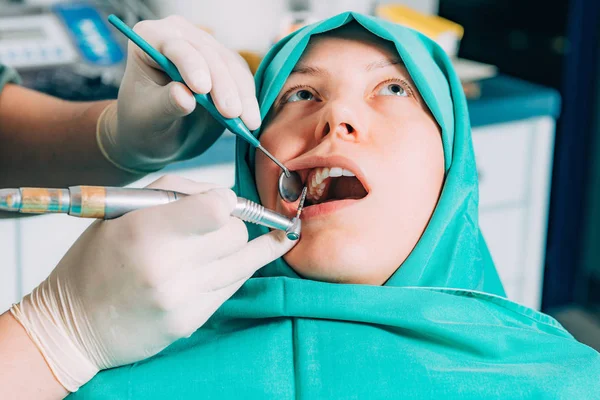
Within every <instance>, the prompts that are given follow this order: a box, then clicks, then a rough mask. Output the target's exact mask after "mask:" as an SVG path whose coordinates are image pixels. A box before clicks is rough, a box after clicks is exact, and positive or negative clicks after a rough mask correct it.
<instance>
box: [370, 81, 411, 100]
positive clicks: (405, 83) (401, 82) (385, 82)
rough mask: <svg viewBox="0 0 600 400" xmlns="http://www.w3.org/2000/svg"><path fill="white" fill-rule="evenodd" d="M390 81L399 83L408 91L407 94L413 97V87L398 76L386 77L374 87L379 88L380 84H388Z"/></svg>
mask: <svg viewBox="0 0 600 400" xmlns="http://www.w3.org/2000/svg"><path fill="white" fill-rule="evenodd" d="M390 83H397V84H399V85H400V86H402V88H403V89H404V90H406V93H408V95H409V96H410V97H414V92H413V88H412V86H411V85H410V83H408V82H407V81H406V80H404V79H400V78H390V79H386V80H385V81H383V82H381V83H380V84H379V85H377V87H376V89H379V88H380V87H381V86H384V85H389V84H390Z"/></svg>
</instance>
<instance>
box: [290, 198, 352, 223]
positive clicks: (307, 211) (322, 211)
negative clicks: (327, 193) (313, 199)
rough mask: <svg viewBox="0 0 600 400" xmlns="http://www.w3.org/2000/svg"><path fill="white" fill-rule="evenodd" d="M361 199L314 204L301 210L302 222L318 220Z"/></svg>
mask: <svg viewBox="0 0 600 400" xmlns="http://www.w3.org/2000/svg"><path fill="white" fill-rule="evenodd" d="M361 200H363V199H347V200H335V201H329V202H327V203H320V204H315V205H312V206H308V207H306V208H304V209H303V210H302V217H301V218H302V220H309V219H313V218H318V217H321V216H325V215H328V214H331V213H334V212H336V211H338V210H341V209H342V208H346V207H349V206H351V205H353V204H356V203H358V202H359V201H361Z"/></svg>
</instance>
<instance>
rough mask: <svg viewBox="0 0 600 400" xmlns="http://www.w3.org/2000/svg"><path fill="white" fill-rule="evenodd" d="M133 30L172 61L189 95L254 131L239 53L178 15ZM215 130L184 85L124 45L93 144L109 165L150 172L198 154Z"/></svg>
mask: <svg viewBox="0 0 600 400" xmlns="http://www.w3.org/2000/svg"><path fill="white" fill-rule="evenodd" d="M133 29H134V31H136V32H137V33H138V34H139V35H140V36H141V37H143V38H144V39H145V40H146V41H147V42H148V43H150V44H151V45H152V46H153V47H154V48H155V49H157V50H158V51H160V52H161V53H163V54H164V55H165V56H166V57H167V58H168V59H169V60H171V61H172V62H173V63H174V64H175V66H176V67H177V69H178V70H179V72H180V73H181V76H182V77H183V79H184V81H185V82H186V83H187V84H188V86H189V87H190V88H191V89H192V90H193V91H194V92H196V93H209V92H210V95H211V97H212V99H213V102H214V103H215V106H216V107H217V109H218V110H219V112H220V113H221V114H222V115H223V116H225V117H227V118H234V117H241V119H242V120H243V121H244V123H245V124H246V126H247V127H248V129H250V130H255V129H257V128H258V127H259V126H260V111H259V108H258V102H257V100H256V94H255V87H254V79H253V77H252V73H251V72H250V69H249V68H248V65H247V64H246V62H245V61H244V59H243V58H242V57H241V56H240V55H239V54H237V53H235V52H233V51H231V50H229V49H227V48H225V47H224V46H223V45H221V44H220V43H219V42H217V41H216V40H215V39H214V38H213V37H212V36H211V35H210V34H208V33H207V32H205V31H203V30H201V29H199V28H197V27H196V26H194V25H192V24H191V23H190V22H189V21H187V20H186V19H184V18H182V17H179V16H172V17H168V18H165V19H161V20H157V21H142V22H140V23H138V24H136V25H135V26H134V28H133ZM223 130H224V128H223V127H222V126H221V125H220V124H218V123H217V122H216V120H215V119H214V118H212V117H211V116H210V114H209V113H208V112H207V111H206V110H205V109H204V108H203V107H202V106H200V105H198V104H197V103H196V100H195V99H194V97H193V95H192V93H191V92H190V90H189V89H188V88H186V87H185V85H183V84H181V83H178V82H173V81H171V79H170V78H169V77H168V76H167V75H166V74H165V73H163V72H162V70H161V69H160V67H159V66H158V65H157V64H156V63H155V62H154V60H152V59H151V58H150V57H149V56H148V55H147V54H146V53H144V52H143V51H142V50H141V49H140V48H139V47H137V46H136V45H135V44H133V43H132V42H129V45H128V58H127V67H126V69H125V76H124V77H123V80H122V82H121V87H120V89H119V96H118V100H117V102H116V103H112V104H111V105H109V106H108V107H107V108H106V109H105V110H104V112H103V113H102V114H101V116H100V118H99V119H98V130H97V136H98V143H99V145H100V149H101V150H102V152H103V153H104V155H105V156H106V158H107V159H108V160H109V161H111V162H112V163H113V164H115V165H116V166H118V167H120V168H121V169H125V170H127V171H130V172H134V173H143V172H150V171H156V170H159V169H161V168H162V167H164V166H166V165H167V164H169V163H171V162H174V161H180V160H184V159H188V158H191V157H194V156H196V155H198V154H200V153H202V152H203V151H204V150H206V149H207V148H208V147H210V145H212V144H213V143H214V141H215V140H216V139H217V138H218V137H219V135H220V134H221V133H222V132H223Z"/></svg>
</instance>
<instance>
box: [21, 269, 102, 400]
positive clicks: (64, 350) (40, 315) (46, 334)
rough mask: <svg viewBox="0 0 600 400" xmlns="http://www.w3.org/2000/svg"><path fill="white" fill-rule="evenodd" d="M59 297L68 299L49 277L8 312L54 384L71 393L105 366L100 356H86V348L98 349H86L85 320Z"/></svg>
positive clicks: (86, 331)
mask: <svg viewBox="0 0 600 400" xmlns="http://www.w3.org/2000/svg"><path fill="white" fill-rule="evenodd" d="M53 275H54V274H53ZM63 296H67V297H68V296H69V293H68V291H66V290H65V288H64V287H63V286H62V285H61V281H60V280H57V279H55V277H54V276H52V275H51V276H50V277H49V278H48V279H46V280H45V281H44V282H43V283H42V284H40V285H39V286H38V287H37V288H35V289H34V290H33V291H32V292H31V293H30V294H28V295H27V296H25V297H24V298H23V299H22V300H21V302H20V303H18V304H14V305H13V306H12V307H11V309H10V312H11V314H12V315H13V316H14V317H15V319H16V320H17V321H19V323H20V324H21V325H22V326H23V327H24V328H25V331H26V332H27V334H28V335H29V337H30V338H31V340H32V341H33V342H34V343H35V345H36V347H37V348H38V349H39V351H40V352H41V353H42V356H43V357H44V359H45V360H46V362H47V364H48V366H49V367H50V370H51V371H52V373H53V375H54V377H55V378H56V379H57V380H58V382H60V384H61V385H62V386H63V387H64V388H65V389H67V390H68V391H70V392H75V391H76V390H77V389H78V388H79V387H80V386H82V385H83V384H84V383H86V382H87V381H89V380H90V379H92V378H93V377H94V375H96V374H97V373H98V372H99V371H100V369H101V368H102V367H105V365H103V364H104V363H103V360H102V357H101V354H99V353H98V354H94V352H92V353H91V354H90V353H89V349H90V348H91V349H92V350H95V351H96V352H100V351H101V349H99V348H95V347H94V346H91V347H90V346H89V345H90V343H89V342H90V339H91V338H92V337H93V335H92V333H91V332H90V331H89V326H87V324H85V318H84V319H83V320H81V321H78V320H77V318H75V316H76V315H80V316H81V314H80V310H78V307H77V305H76V303H75V304H72V303H68V302H67V303H63V302H62V301H61V300H60V299H61V297H63ZM65 305H67V307H64V306H65ZM74 339H75V340H74ZM86 349H87V350H86ZM90 356H91V357H92V358H91V359H90Z"/></svg>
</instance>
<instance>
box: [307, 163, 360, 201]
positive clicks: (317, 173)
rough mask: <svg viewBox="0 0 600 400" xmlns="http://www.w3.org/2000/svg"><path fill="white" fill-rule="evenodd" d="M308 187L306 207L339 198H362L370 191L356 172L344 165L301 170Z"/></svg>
mask: <svg viewBox="0 0 600 400" xmlns="http://www.w3.org/2000/svg"><path fill="white" fill-rule="evenodd" d="M299 172H300V175H301V176H305V177H306V178H305V179H304V182H305V185H306V186H307V188H308V193H307V195H306V203H305V207H310V206H312V205H316V204H322V203H328V202H333V201H338V200H360V199H362V198H364V197H366V196H367V194H368V191H367V189H366V188H365V186H364V185H363V183H362V182H361V181H360V180H359V179H358V178H357V177H356V174H355V173H354V172H353V171H351V170H349V169H344V168H342V167H316V168H311V169H306V170H303V171H299Z"/></svg>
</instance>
